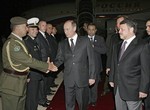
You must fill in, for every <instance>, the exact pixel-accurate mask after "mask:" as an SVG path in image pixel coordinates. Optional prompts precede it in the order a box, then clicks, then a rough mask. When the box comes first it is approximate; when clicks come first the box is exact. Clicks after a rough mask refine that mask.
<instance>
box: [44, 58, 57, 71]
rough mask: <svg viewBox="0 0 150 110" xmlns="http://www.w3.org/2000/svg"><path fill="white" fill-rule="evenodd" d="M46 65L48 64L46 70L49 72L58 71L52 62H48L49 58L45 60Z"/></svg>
mask: <svg viewBox="0 0 150 110" xmlns="http://www.w3.org/2000/svg"><path fill="white" fill-rule="evenodd" d="M47 63H48V70H49V71H58V68H57V67H56V66H55V65H54V64H53V62H50V58H49V57H48V59H47ZM49 71H47V72H46V73H48V72H49Z"/></svg>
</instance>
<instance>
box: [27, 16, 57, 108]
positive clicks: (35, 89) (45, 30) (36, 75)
mask: <svg viewBox="0 0 150 110" xmlns="http://www.w3.org/2000/svg"><path fill="white" fill-rule="evenodd" d="M27 24H28V34H27V36H26V37H25V39H24V41H25V43H26V46H27V48H28V51H29V53H30V54H31V55H32V57H34V58H36V59H39V60H41V61H44V62H47V61H50V62H53V61H54V59H55V57H56V53H57V41H56V39H55V38H54V36H51V33H52V30H53V26H52V25H51V24H47V23H46V21H39V19H38V18H30V19H28V22H27ZM30 71H31V72H30V73H29V75H28V79H29V82H28V86H27V98H26V110H36V109H37V106H38V104H39V105H42V106H43V107H47V106H48V103H50V100H48V99H47V95H53V94H54V93H53V92H55V91H54V90H52V89H51V87H57V85H56V84H55V83H54V79H55V78H54V77H53V76H54V75H55V73H54V72H52V71H51V72H49V73H50V74H46V75H45V74H43V73H42V72H39V71H37V70H34V69H30ZM55 76H56V75H55Z"/></svg>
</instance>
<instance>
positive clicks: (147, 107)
mask: <svg viewBox="0 0 150 110" xmlns="http://www.w3.org/2000/svg"><path fill="white" fill-rule="evenodd" d="M146 32H147V34H148V37H147V38H146V42H148V43H150V19H148V20H147V22H146ZM144 110H150V89H149V95H148V96H147V97H146V99H145V100H144Z"/></svg>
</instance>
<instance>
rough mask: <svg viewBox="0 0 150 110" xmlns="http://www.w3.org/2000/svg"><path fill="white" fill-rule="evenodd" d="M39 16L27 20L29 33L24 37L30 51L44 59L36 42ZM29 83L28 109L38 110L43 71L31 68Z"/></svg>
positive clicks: (34, 55)
mask: <svg viewBox="0 0 150 110" xmlns="http://www.w3.org/2000/svg"><path fill="white" fill-rule="evenodd" d="M38 22H39V19H38V18H30V19H28V21H27V25H28V34H27V36H26V38H25V39H24V41H25V44H26V46H27V49H28V51H29V53H30V54H31V55H32V57H33V58H36V59H38V60H42V58H41V52H40V50H39V47H38V45H37V43H36V40H35V38H36V36H37V33H38V25H37V24H38ZM28 80H29V81H28V84H27V96H26V110H37V107H38V97H37V96H38V94H39V90H40V89H39V85H40V81H41V80H42V72H40V71H37V70H35V69H32V68H31V69H30V73H29V75H28Z"/></svg>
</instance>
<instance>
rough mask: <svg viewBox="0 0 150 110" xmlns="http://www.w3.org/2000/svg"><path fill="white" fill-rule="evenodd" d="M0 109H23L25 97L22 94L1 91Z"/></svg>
mask: <svg viewBox="0 0 150 110" xmlns="http://www.w3.org/2000/svg"><path fill="white" fill-rule="evenodd" d="M1 98H2V110H25V98H26V94H24V95H23V96H14V95H10V94H5V93H1Z"/></svg>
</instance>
